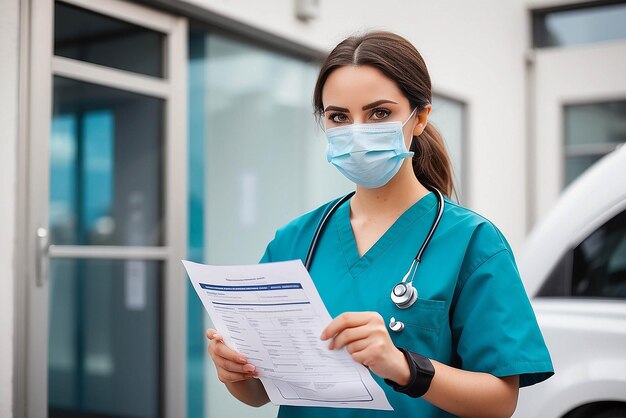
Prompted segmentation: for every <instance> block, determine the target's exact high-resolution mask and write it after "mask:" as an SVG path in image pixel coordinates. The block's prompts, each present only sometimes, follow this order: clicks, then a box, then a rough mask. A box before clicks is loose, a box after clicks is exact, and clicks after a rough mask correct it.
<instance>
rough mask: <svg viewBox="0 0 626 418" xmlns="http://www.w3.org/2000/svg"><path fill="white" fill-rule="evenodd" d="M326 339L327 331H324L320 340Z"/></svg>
mask: <svg viewBox="0 0 626 418" xmlns="http://www.w3.org/2000/svg"><path fill="white" fill-rule="evenodd" d="M325 339H326V332H322V335H320V340H322V341H323V340H325Z"/></svg>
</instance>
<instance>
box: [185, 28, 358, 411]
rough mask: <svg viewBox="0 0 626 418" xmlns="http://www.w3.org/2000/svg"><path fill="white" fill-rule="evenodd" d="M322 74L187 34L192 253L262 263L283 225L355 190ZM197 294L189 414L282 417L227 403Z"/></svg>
mask: <svg viewBox="0 0 626 418" xmlns="http://www.w3.org/2000/svg"><path fill="white" fill-rule="evenodd" d="M317 71H318V68H317V67H316V66H315V65H314V64H312V63H308V62H304V61H301V60H299V59H296V58H293V57H289V56H286V55H283V54H280V53H277V52H275V51H271V50H268V49H264V48H260V47H258V46H255V45H252V44H248V43H244V42H241V41H238V40H234V39H231V38H228V37H225V36H218V35H214V34H206V33H202V32H199V33H194V32H192V33H191V34H190V37H189V100H190V103H189V149H190V162H189V164H190V167H193V169H192V171H190V173H189V174H190V178H189V188H190V210H189V221H190V225H189V239H190V248H189V250H190V255H193V256H195V257H197V258H202V257H203V258H204V261H206V262H211V263H222V264H228V263H255V262H257V261H258V260H259V259H260V258H261V256H262V254H263V251H264V249H265V246H266V245H267V243H268V242H269V241H270V240H271V238H272V237H273V235H274V232H275V230H276V229H277V228H278V227H280V226H281V225H284V224H285V223H287V222H288V221H289V220H290V219H292V218H294V217H295V216H297V215H299V214H302V213H304V212H306V211H308V210H311V209H313V208H314V207H316V206H319V205H321V204H322V203H323V202H325V201H328V200H330V199H332V198H335V197H336V196H339V195H341V194H343V193H345V192H347V191H349V190H350V189H351V188H353V187H354V186H353V184H351V183H350V182H348V181H347V180H345V179H344V178H343V176H341V174H339V172H337V171H336V170H335V169H334V167H332V166H331V165H330V164H328V162H327V161H326V139H325V137H324V133H323V131H322V130H321V129H319V128H318V127H317V126H316V124H315V119H314V116H313V109H312V94H313V87H314V84H315V79H316V76H317ZM191 292H192V293H191V294H190V302H189V306H188V321H189V323H188V330H189V346H188V350H189V351H188V355H189V357H188V390H189V397H188V408H189V410H188V414H189V416H190V417H191V416H193V417H200V416H216V417H222V418H235V417H243V416H248V415H252V414H253V415H255V416H258V417H275V416H276V408H275V407H273V406H271V405H268V406H266V407H263V408H261V410H258V409H252V408H250V407H247V406H245V405H244V404H242V403H241V402H238V401H236V400H234V399H233V398H232V397H229V398H228V399H224V398H223V396H224V392H223V390H224V389H223V385H221V384H219V383H218V382H217V377H216V376H215V375H211V374H210V373H212V372H213V369H214V368H213V367H212V366H211V367H208V368H207V369H202V368H201V367H202V364H203V359H204V358H205V357H204V356H206V355H207V354H206V341H205V340H206V339H205V337H204V328H206V327H207V326H208V325H207V324H205V323H203V320H204V315H203V309H202V307H201V306H200V304H199V302H198V298H197V296H196V295H195V293H193V290H192V291H191ZM207 361H209V360H206V361H204V363H206V362H207ZM203 370H205V372H204V376H203V375H202V372H203ZM206 370H208V377H205V376H207V372H206ZM203 379H206V381H203ZM204 388H206V389H204ZM216 399H219V400H220V401H219V402H215V400H216ZM205 414H206V415H205Z"/></svg>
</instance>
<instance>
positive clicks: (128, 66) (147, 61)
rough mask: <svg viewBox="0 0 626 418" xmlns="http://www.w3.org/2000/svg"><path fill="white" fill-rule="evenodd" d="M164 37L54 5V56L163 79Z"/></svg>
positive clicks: (128, 24)
mask: <svg viewBox="0 0 626 418" xmlns="http://www.w3.org/2000/svg"><path fill="white" fill-rule="evenodd" d="M164 41H165V34H163V33H159V32H155V31H153V30H150V29H146V28H144V27H141V26H137V25H134V24H131V23H128V22H124V21H121V20H118V19H113V18H111V17H108V16H104V15H101V14H98V13H94V12H91V11H88V10H85V9H81V8H79V7H75V6H71V5H68V4H65V3H61V2H56V3H55V6H54V55H58V56H61V57H66V58H72V59H75V60H80V61H86V62H90V63H93V64H100V65H105V66H107V67H113V68H117V69H120V70H126V71H132V72H136V73H140V74H145V75H149V76H152V77H164V65H163V63H164V59H165V57H164V52H163V51H164Z"/></svg>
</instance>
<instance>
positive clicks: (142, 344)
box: [48, 259, 162, 418]
mask: <svg viewBox="0 0 626 418" xmlns="http://www.w3.org/2000/svg"><path fill="white" fill-rule="evenodd" d="M161 269H162V268H161V264H160V262H154V261H135V260H132V261H111V260H69V259H66V260H63V259H56V260H53V261H52V262H51V264H50V273H51V274H50V314H49V318H50V335H49V353H48V398H49V401H48V404H49V411H48V413H49V416H50V417H51V418H62V417H78V416H94V417H95V416H98V417H101V416H115V417H129V418H130V417H133V418H134V417H145V418H152V417H158V416H160V399H161V393H160V385H159V379H160V374H161V371H160V363H161V361H160V356H161V354H160V350H159V347H160V345H161V344H160V340H161V336H160V325H161V324H160V309H161V306H160V299H161V291H160V289H161Z"/></svg>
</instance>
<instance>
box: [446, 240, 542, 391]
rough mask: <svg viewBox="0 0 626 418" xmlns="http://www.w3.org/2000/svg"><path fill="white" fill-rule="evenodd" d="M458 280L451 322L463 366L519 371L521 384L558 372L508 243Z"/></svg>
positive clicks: (502, 372) (506, 373)
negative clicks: (463, 278)
mask: <svg viewBox="0 0 626 418" xmlns="http://www.w3.org/2000/svg"><path fill="white" fill-rule="evenodd" d="M459 286H460V287H461V288H460V291H459V293H458V296H457V300H456V304H455V306H454V308H453V312H452V313H451V315H452V317H451V326H452V335H453V340H454V341H455V342H456V344H455V345H456V347H457V348H456V354H457V356H458V361H459V362H460V366H461V368H462V369H465V370H470V371H476V372H486V373H490V374H492V375H494V376H498V377H503V376H512V375H520V387H523V386H529V385H533V384H535V383H539V382H541V381H543V380H545V379H547V378H549V377H550V376H552V375H553V374H554V369H553V367H552V361H551V359H550V354H549V352H548V349H547V347H546V345H545V342H544V339H543V336H542V335H541V331H540V329H539V325H538V324H537V320H536V317H535V314H534V312H533V309H532V306H531V304H530V301H529V300H528V296H527V295H526V291H525V290H524V286H523V284H522V280H521V278H520V276H519V273H518V270H517V266H516V264H515V260H514V258H513V255H512V254H511V252H510V250H509V249H508V248H503V249H500V250H498V251H497V252H495V253H494V254H492V255H491V256H489V257H488V258H486V259H485V260H484V261H483V262H482V263H481V264H479V265H478V267H476V268H475V270H474V271H473V272H471V274H469V276H468V277H467V279H466V280H465V281H464V282H463V283H460V284H459Z"/></svg>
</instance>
